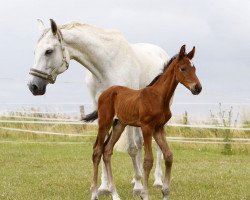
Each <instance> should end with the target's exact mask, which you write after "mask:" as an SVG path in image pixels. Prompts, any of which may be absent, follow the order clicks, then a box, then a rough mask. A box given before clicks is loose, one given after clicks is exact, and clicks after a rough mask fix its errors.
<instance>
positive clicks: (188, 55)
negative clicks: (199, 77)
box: [187, 47, 195, 60]
mask: <svg viewBox="0 0 250 200" xmlns="http://www.w3.org/2000/svg"><path fill="white" fill-rule="evenodd" d="M194 53H195V47H193V49H192V51H190V52H189V53H188V54H187V57H188V58H189V59H190V60H192V58H193V57H194Z"/></svg>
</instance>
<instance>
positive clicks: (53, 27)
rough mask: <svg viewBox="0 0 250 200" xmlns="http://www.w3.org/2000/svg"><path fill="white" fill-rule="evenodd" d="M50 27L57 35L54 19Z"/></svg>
mask: <svg viewBox="0 0 250 200" xmlns="http://www.w3.org/2000/svg"><path fill="white" fill-rule="evenodd" d="M50 26H51V30H52V33H53V34H54V35H56V34H57V25H56V22H55V21H54V20H53V19H50Z"/></svg>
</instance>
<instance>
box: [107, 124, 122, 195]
mask: <svg viewBox="0 0 250 200" xmlns="http://www.w3.org/2000/svg"><path fill="white" fill-rule="evenodd" d="M124 128H125V125H123V124H121V123H120V122H119V121H118V120H116V121H115V122H114V125H113V130H112V135H111V138H110V140H109V141H108V143H107V144H106V145H105V147H104V153H103V160H104V163H105V165H106V169H107V175H108V180H109V190H110V192H111V195H112V199H113V200H120V197H119V195H118V193H117V191H116V187H115V184H114V181H113V175H112V169H111V156H112V154H113V148H114V145H115V143H116V142H117V141H118V139H119V138H120V136H121V134H122V132H123V130H124Z"/></svg>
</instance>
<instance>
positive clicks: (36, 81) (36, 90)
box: [28, 77, 48, 96]
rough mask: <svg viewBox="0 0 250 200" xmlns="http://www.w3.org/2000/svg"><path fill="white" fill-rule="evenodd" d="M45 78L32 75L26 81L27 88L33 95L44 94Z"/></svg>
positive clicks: (46, 82)
mask: <svg viewBox="0 0 250 200" xmlns="http://www.w3.org/2000/svg"><path fill="white" fill-rule="evenodd" d="M47 84H48V81H47V80H44V79H42V78H39V77H32V78H31V79H30V81H29V82H28V87H29V90H30V91H31V93H32V94H33V95H35V96H36V95H44V94H45V92H46V86H47Z"/></svg>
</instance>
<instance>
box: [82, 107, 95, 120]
mask: <svg viewBox="0 0 250 200" xmlns="http://www.w3.org/2000/svg"><path fill="white" fill-rule="evenodd" d="M97 118H98V111H97V110H95V111H94V112H92V113H90V114H88V115H86V117H84V118H83V121H84V122H93V121H94V120H96V119H97Z"/></svg>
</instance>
